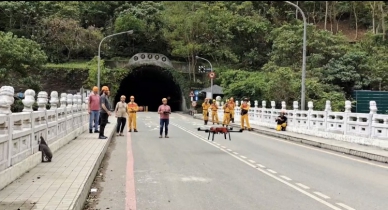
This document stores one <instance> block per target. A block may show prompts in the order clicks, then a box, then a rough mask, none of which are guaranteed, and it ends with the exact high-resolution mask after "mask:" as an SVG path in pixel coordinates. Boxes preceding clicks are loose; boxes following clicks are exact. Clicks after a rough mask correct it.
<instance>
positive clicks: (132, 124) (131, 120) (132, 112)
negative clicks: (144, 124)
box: [127, 96, 139, 132]
mask: <svg viewBox="0 0 388 210" xmlns="http://www.w3.org/2000/svg"><path fill="white" fill-rule="evenodd" d="M129 99H130V100H131V101H130V102H129V103H128V106H127V110H128V132H132V128H133V131H134V132H137V127H136V112H137V111H139V106H138V105H137V103H135V97H134V96H131V97H130V98H129Z"/></svg>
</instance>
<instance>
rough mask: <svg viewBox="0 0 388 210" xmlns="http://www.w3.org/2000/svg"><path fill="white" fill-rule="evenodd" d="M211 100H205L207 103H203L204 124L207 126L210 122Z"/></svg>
mask: <svg viewBox="0 0 388 210" xmlns="http://www.w3.org/2000/svg"><path fill="white" fill-rule="evenodd" d="M209 108H210V104H209V99H208V98H205V101H204V102H203V103H202V114H203V121H204V124H205V125H207V121H208V120H209Z"/></svg>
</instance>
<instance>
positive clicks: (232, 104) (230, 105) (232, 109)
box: [229, 97, 236, 123]
mask: <svg viewBox="0 0 388 210" xmlns="http://www.w3.org/2000/svg"><path fill="white" fill-rule="evenodd" d="M235 107H236V103H235V102H234V98H233V97H230V100H229V109H230V121H232V123H234V109H235Z"/></svg>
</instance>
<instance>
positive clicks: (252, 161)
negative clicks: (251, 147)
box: [248, 160, 256, 163]
mask: <svg viewBox="0 0 388 210" xmlns="http://www.w3.org/2000/svg"><path fill="white" fill-rule="evenodd" d="M248 161H249V162H251V163H256V162H255V161H254V160H248Z"/></svg>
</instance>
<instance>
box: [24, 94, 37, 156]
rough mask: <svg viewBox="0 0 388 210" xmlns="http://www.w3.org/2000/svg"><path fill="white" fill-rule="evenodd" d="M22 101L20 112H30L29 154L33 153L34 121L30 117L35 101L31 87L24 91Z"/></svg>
mask: <svg viewBox="0 0 388 210" xmlns="http://www.w3.org/2000/svg"><path fill="white" fill-rule="evenodd" d="M22 103H23V105H24V107H23V110H22V112H29V113H30V124H31V134H30V149H31V154H34V144H33V139H34V133H35V122H34V120H33V119H32V117H33V115H32V113H33V112H34V110H33V105H34V103H35V91H34V90H33V89H27V90H26V91H24V99H23V100H22Z"/></svg>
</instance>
